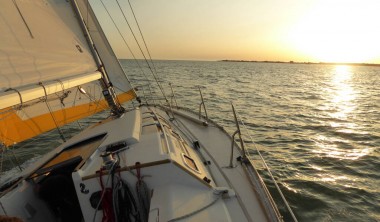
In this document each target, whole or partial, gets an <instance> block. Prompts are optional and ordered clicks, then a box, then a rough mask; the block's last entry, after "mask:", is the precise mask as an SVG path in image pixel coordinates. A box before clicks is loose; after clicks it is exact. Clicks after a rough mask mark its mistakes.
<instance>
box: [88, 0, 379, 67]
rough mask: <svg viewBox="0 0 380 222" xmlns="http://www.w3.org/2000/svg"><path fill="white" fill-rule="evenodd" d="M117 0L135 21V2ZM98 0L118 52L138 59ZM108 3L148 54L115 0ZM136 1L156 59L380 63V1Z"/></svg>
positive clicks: (99, 11) (130, 40) (127, 36)
mask: <svg viewBox="0 0 380 222" xmlns="http://www.w3.org/2000/svg"><path fill="white" fill-rule="evenodd" d="M118 1H119V2H120V4H121V5H122V6H123V8H125V9H126V10H125V13H126V14H127V18H128V21H129V22H130V23H131V25H132V24H133V23H134V22H133V17H132V15H131V13H130V11H129V10H128V1H127V0H118ZM99 2H100V0H92V4H93V5H94V6H96V7H95V9H96V13H97V14H98V15H99V17H100V18H101V20H102V24H103V26H104V29H105V31H106V32H107V35H108V37H109V39H110V41H111V43H112V45H113V47H114V49H115V51H116V53H117V55H118V56H119V57H123V58H131V55H130V52H129V51H128V50H127V47H126V46H125V45H124V43H123V41H122V38H121V37H120V35H119V34H118V32H117V30H116V29H115V28H114V27H113V24H112V22H111V21H110V19H109V17H108V15H107V14H106V13H105V11H104V8H102V6H101V4H99ZM103 2H104V3H105V4H106V5H107V8H108V9H109V10H110V11H111V14H112V16H113V17H114V19H115V20H116V21H117V23H118V26H119V27H121V31H122V33H123V35H124V37H125V39H126V40H127V42H128V44H129V45H130V47H131V48H132V49H133V52H134V53H135V55H136V57H138V58H141V57H142V56H141V54H140V53H139V50H138V48H137V47H136V46H135V44H134V39H133V36H132V35H131V34H130V31H129V29H128V26H127V25H126V23H125V21H124V19H123V17H122V16H121V13H120V11H119V10H118V8H117V4H116V3H115V2H116V0H103ZM130 2H131V4H132V5H133V7H134V10H135V13H136V16H137V18H138V20H139V22H140V27H141V28H142V31H143V34H144V37H145V40H146V42H147V43H148V46H149V49H150V52H151V54H152V57H153V58H155V59H188V60H220V59H243V60H279V61H290V60H293V61H299V62H320V61H322V62H366V63H380V25H379V24H378V23H379V21H380V13H378V12H377V10H379V9H380V1H378V0H345V1H343V0H287V1H282V0H267V1H259V0H234V1H230V0H207V1H203V0H191V1H189V0H173V1H167V0H130ZM132 26H133V27H135V25H132ZM135 34H136V35H137V34H138V30H137V29H135Z"/></svg>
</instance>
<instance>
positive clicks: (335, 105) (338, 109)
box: [313, 65, 373, 160]
mask: <svg viewBox="0 0 380 222" xmlns="http://www.w3.org/2000/svg"><path fill="white" fill-rule="evenodd" d="M352 76H353V72H352V67H351V66H345V65H338V66H336V67H335V69H333V71H332V72H331V82H330V84H329V85H330V86H331V87H330V88H329V89H323V90H325V91H326V92H329V94H330V95H329V96H330V101H331V102H330V103H328V104H329V105H330V106H331V107H329V108H328V109H329V110H333V112H330V113H329V114H328V115H329V116H330V117H331V118H333V120H331V121H330V122H328V124H329V125H330V126H331V127H332V128H334V129H335V131H336V132H340V133H342V134H365V132H361V131H359V130H360V126H358V125H357V124H356V123H355V122H354V121H353V120H351V119H350V115H352V113H353V112H354V110H355V108H356V104H355V98H356V95H357V94H358V92H357V91H356V90H355V89H354V88H353V86H352V84H351V80H352ZM321 90H322V89H321ZM314 142H315V144H316V147H318V149H315V150H313V152H314V153H317V154H319V155H322V156H326V157H331V158H337V159H350V160H356V159H359V158H360V157H363V156H366V155H368V154H369V153H371V152H372V150H373V149H370V148H364V147H363V148H358V147H355V148H353V149H348V148H347V147H342V146H341V144H348V145H347V146H350V141H349V140H347V139H344V138H340V137H339V135H337V136H324V135H316V137H315V140H314Z"/></svg>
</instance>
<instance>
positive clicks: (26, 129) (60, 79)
mask: <svg viewBox="0 0 380 222" xmlns="http://www.w3.org/2000/svg"><path fill="white" fill-rule="evenodd" d="M74 4H76V3H75V2H74V1H73V2H72V3H70V2H67V1H61V0H49V1H46V0H33V1H32V0H24V1H20V0H6V1H5V2H3V4H2V7H1V8H0V31H1V33H2V34H1V35H2V41H1V42H0V143H2V144H4V145H6V146H9V145H12V144H14V143H17V142H20V141H23V140H26V139H29V138H31V137H34V136H36V135H39V134H41V133H43V132H46V131H48V130H51V129H54V128H59V127H60V126H62V125H64V124H67V123H70V122H73V121H76V120H78V119H81V118H84V117H87V116H89V115H93V114H94V113H96V112H99V111H102V110H104V109H107V108H108V105H107V102H106V101H105V100H104V98H103V96H102V90H103V89H102V87H101V84H100V83H99V81H98V80H99V79H101V78H102V76H103V73H101V72H100V71H101V69H102V68H101V67H102V64H99V62H98V63H97V56H96V55H94V53H92V51H91V50H92V48H91V47H92V46H90V45H89V44H88V41H87V40H86V38H85V34H84V31H83V29H82V28H81V26H80V22H79V21H81V20H79V19H78V17H79V16H78V14H76V13H75V11H74V10H73V5H74ZM79 5H80V6H82V7H81V8H80V9H81V10H84V13H85V14H86V15H89V16H88V17H89V18H90V19H89V20H88V21H90V22H89V23H88V24H87V25H88V27H89V30H90V32H91V35H93V38H94V40H93V41H94V43H95V44H96V48H97V50H98V52H99V56H100V59H101V60H102V61H103V64H104V68H105V69H106V71H107V73H108V76H109V79H110V81H111V82H112V83H113V85H114V86H115V88H116V94H117V96H118V99H119V101H120V102H125V101H128V100H131V99H133V98H134V97H135V93H134V91H133V90H132V87H131V86H130V84H129V82H128V81H127V78H126V77H125V75H124V72H123V70H122V68H121V66H120V64H119V62H118V60H117V58H116V56H115V55H114V53H113V51H112V49H111V48H110V47H109V43H108V41H107V39H106V38H105V36H104V34H103V32H102V31H101V29H100V27H99V24H98V22H97V21H96V17H95V16H94V15H93V13H92V10H91V7H90V6H89V5H88V4H85V3H84V1H83V2H82V1H80V4H79ZM83 6H85V7H83ZM82 13H83V12H82Z"/></svg>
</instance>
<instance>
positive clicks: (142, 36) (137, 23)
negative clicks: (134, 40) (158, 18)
mask: <svg viewBox="0 0 380 222" xmlns="http://www.w3.org/2000/svg"><path fill="white" fill-rule="evenodd" d="M117 1H118V0H117ZM128 4H129V8H130V9H131V12H132V15H133V18H134V19H135V22H136V25H137V28H138V29H139V32H140V35H141V39H142V40H143V42H144V45H145V49H146V51H147V53H148V56H149V59H150V62H151V63H152V66H153V69H154V71H155V72H156V75H157V70H156V66H155V65H154V62H153V60H152V56H151V55H150V52H149V48H148V46H147V44H146V42H145V38H144V35H143V34H142V31H141V28H140V25H139V22H138V21H137V18H136V15H135V12H134V10H133V7H132V5H131V2H130V0H128Z"/></svg>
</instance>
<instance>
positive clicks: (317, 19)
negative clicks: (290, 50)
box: [289, 0, 380, 63]
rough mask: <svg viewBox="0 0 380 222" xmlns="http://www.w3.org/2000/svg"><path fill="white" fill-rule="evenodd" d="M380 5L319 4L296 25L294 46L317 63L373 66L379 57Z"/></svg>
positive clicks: (325, 2)
mask: <svg viewBox="0 0 380 222" xmlns="http://www.w3.org/2000/svg"><path fill="white" fill-rule="evenodd" d="M378 8H380V1H371V2H370V3H368V2H367V3H366V2H363V1H340V0H337V1H317V3H316V5H314V6H312V7H310V10H309V11H307V12H305V14H304V15H303V16H301V17H300V18H299V20H298V21H297V22H295V23H294V25H293V28H292V29H291V31H290V32H289V38H290V41H291V42H292V45H293V46H294V47H295V48H296V49H297V50H298V51H299V52H300V53H302V54H304V55H305V56H307V57H308V58H310V59H312V60H315V61H316V62H356V63H361V62H373V61H375V59H379V57H380V55H379V52H380V42H379V39H380V29H378V28H376V24H377V21H378V19H379V13H378V12H377V9H378Z"/></svg>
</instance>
